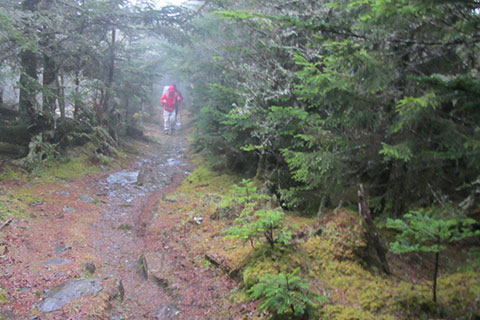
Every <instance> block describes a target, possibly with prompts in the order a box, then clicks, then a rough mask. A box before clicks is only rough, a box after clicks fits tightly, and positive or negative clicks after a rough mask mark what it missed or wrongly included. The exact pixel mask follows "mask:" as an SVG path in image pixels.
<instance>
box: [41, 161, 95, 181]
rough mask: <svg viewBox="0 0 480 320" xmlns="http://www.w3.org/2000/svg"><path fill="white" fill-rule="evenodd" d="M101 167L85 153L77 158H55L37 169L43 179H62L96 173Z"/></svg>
mask: <svg viewBox="0 0 480 320" xmlns="http://www.w3.org/2000/svg"><path fill="white" fill-rule="evenodd" d="M98 171H99V168H98V167H97V166H95V165H92V164H91V163H90V161H89V160H88V158H87V157H86V156H85V155H82V156H79V157H76V158H63V159H62V160H61V161H60V160H53V161H50V162H48V163H47V164H45V166H44V167H41V168H39V169H37V170H36V171H35V173H36V174H37V175H39V177H40V178H41V179H42V180H49V179H52V178H53V179H61V180H71V179H75V178H79V177H82V176H85V175H87V174H92V173H96V172H98Z"/></svg>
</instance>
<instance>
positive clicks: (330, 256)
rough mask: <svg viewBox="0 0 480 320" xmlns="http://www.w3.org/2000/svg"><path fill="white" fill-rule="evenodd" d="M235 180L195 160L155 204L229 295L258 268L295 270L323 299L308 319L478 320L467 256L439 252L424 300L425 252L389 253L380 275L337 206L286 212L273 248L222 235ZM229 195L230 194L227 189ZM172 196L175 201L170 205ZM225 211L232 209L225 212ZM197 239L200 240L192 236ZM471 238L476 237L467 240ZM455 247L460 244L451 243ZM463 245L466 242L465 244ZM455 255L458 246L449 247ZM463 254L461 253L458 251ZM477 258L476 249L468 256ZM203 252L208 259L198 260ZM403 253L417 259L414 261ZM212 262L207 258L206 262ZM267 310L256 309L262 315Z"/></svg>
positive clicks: (478, 278)
mask: <svg viewBox="0 0 480 320" xmlns="http://www.w3.org/2000/svg"><path fill="white" fill-rule="evenodd" d="M238 182H239V181H238V179H235V178H233V177H232V176H229V175H225V174H218V173H216V172H214V171H213V170H211V169H209V168H208V167H206V166H198V167H197V169H196V170H195V171H194V172H193V173H192V174H190V175H189V176H188V177H187V178H186V179H185V180H184V182H183V184H182V185H181V186H180V187H179V188H178V189H177V190H176V191H175V192H173V193H172V194H170V195H168V197H166V198H165V199H163V200H161V201H160V203H159V206H160V207H162V208H164V209H165V207H170V209H168V210H169V213H170V214H175V215H179V216H182V217H183V223H184V224H195V223H194V222H192V221H194V220H193V219H194V218H195V217H196V218H201V219H200V220H197V221H201V222H199V223H198V225H197V226H196V227H195V228H192V229H190V233H189V239H186V241H187V242H188V243H189V246H191V253H192V254H193V255H194V256H195V257H196V258H195V259H196V261H197V262H198V263H199V264H200V265H203V266H205V267H209V268H217V269H219V270H220V271H221V272H226V273H228V274H229V275H230V276H231V277H233V278H235V279H237V281H238V282H239V284H240V287H241V289H240V290H239V291H237V292H234V293H233V294H232V297H231V299H237V300H238V299H244V300H245V301H248V300H250V297H249V295H248V293H247V290H248V289H249V288H251V287H252V286H253V285H255V284H256V283H257V282H258V279H259V277H260V276H262V275H264V274H266V273H273V274H278V273H280V272H282V273H286V272H291V271H292V270H294V269H295V268H300V275H301V276H302V277H303V278H304V279H307V280H308V282H309V283H310V290H311V291H312V292H315V293H316V294H318V295H321V296H324V297H326V299H327V301H328V302H326V303H325V302H322V303H317V304H315V305H314V307H315V309H316V310H315V312H314V313H312V314H314V316H311V318H318V319H342V320H354V319H359V320H363V319H366V320H367V319H372V320H373V319H478V317H480V269H479V268H478V263H473V262H471V263H470V264H468V268H461V267H460V265H461V264H462V263H464V261H463V260H462V261H460V260H455V259H454V257H452V256H448V255H447V256H446V259H445V260H444V264H443V270H444V271H443V272H441V274H440V277H439V284H438V286H439V289H438V303H437V304H435V303H433V301H432V292H431V276H430V272H431V267H427V268H424V267H425V266H429V261H430V260H429V259H430V258H431V257H430V256H428V255H416V256H415V257H404V256H398V255H394V254H391V253H390V254H389V255H388V259H389V262H390V264H391V266H392V269H393V274H392V275H385V274H384V273H382V272H381V271H380V270H381V269H380V268H378V267H377V266H376V265H375V263H372V262H371V260H372V259H371V257H370V258H369V256H371V255H372V253H371V252H369V248H368V247H367V240H366V238H365V229H364V224H363V222H362V220H361V218H360V217H359V215H358V214H357V213H356V212H354V211H351V210H347V209H337V210H335V211H331V212H328V213H327V214H326V215H325V216H324V217H323V218H322V219H317V218H308V217H304V216H298V215H295V214H294V213H287V215H288V218H287V221H288V222H287V225H295V226H296V227H295V228H296V229H295V230H294V232H293V233H294V238H293V241H292V243H291V245H289V246H279V247H278V248H277V249H275V250H274V251H272V250H270V249H269V248H267V246H266V245H263V244H262V243H261V241H257V242H256V244H255V246H254V247H252V246H251V245H250V243H249V242H244V241H241V240H240V239H232V238H226V237H225V234H224V230H226V229H227V228H230V227H231V226H232V225H233V224H234V221H235V217H238V215H239V214H240V212H241V210H242V207H240V208H238V207H237V208H235V206H233V207H232V206H230V207H229V206H226V205H225V201H224V199H226V198H232V194H231V193H230V192H229V190H231V189H232V186H233V185H234V184H235V183H238ZM233 197H234V195H233ZM172 199H175V200H178V201H179V202H182V207H178V206H175V205H174V203H173V202H172V201H171V200H172ZM232 210H233V212H232ZM199 239H202V240H203V241H199ZM475 243H477V244H478V242H475ZM458 249H460V248H458ZM466 249H468V248H466ZM455 251H456V253H457V256H458V252H457V251H458V250H455ZM461 255H462V256H464V255H463V254H461ZM474 256H475V257H476V258H472V259H478V255H474ZM206 257H207V258H208V259H206ZM408 259H414V260H415V259H417V263H416V264H418V266H415V265H413V266H412V263H411V262H409V261H408ZM212 261H213V263H212ZM264 316H268V315H265V314H262V315H261V314H260V313H259V314H257V317H259V318H262V317H264Z"/></svg>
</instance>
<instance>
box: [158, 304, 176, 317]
mask: <svg viewBox="0 0 480 320" xmlns="http://www.w3.org/2000/svg"><path fill="white" fill-rule="evenodd" d="M179 314H180V311H179V310H178V309H177V308H175V307H174V306H172V305H171V304H164V305H163V306H161V307H160V308H158V310H157V311H156V312H155V319H159V320H160V319H161V320H164V319H176V318H177V317H178V315H179Z"/></svg>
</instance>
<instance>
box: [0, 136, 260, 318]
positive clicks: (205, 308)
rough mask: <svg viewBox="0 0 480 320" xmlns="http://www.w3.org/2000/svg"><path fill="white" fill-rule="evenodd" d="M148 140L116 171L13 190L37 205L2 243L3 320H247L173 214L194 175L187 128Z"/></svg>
mask: <svg viewBox="0 0 480 320" xmlns="http://www.w3.org/2000/svg"><path fill="white" fill-rule="evenodd" d="M148 135H149V136H154V137H157V138H158V139H157V140H158V141H160V142H149V143H145V142H142V143H139V145H138V147H139V148H140V149H141V150H139V152H138V153H139V155H137V156H136V157H135V159H134V160H133V161H131V163H130V164H129V165H128V166H127V167H126V168H124V169H122V170H115V171H113V170H111V171H105V172H101V173H98V174H92V175H89V176H88V177H82V178H78V179H73V180H71V181H63V182H54V183H48V184H35V183H31V184H30V183H26V184H25V185H23V186H20V187H21V188H23V189H25V190H24V192H25V193H27V192H28V193H31V194H33V195H34V197H36V199H37V200H38V201H35V202H34V203H32V204H31V205H30V208H29V209H30V210H31V212H32V214H31V215H32V217H31V219H30V218H29V219H14V221H12V223H11V224H10V225H9V226H8V227H6V228H5V229H4V230H3V232H4V235H3V236H2V239H0V241H1V243H0V244H2V245H3V247H4V248H5V250H4V251H5V252H3V253H1V252H0V254H2V255H1V257H0V265H1V270H2V271H1V274H0V285H1V287H2V288H4V290H5V291H6V292H5V293H6V296H7V297H8V301H6V302H4V303H3V304H0V310H1V311H0V319H112V320H116V319H241V318H243V317H245V319H247V318H248V313H249V310H246V309H245V306H243V305H241V304H238V303H235V302H232V301H230V299H229V297H230V296H231V294H232V292H233V291H235V290H236V283H235V282H234V281H233V280H232V279H230V278H228V277H227V276H226V275H225V274H224V273H222V272H221V271H220V270H216V269H215V268H208V267H205V266H202V265H201V264H199V263H198V261H197V260H198V259H196V257H195V255H194V254H193V253H192V252H190V251H191V250H190V248H189V242H188V241H185V240H186V238H187V236H188V235H189V232H190V229H191V228H192V227H195V223H194V222H192V224H184V223H182V219H184V217H180V216H179V215H176V214H175V212H176V211H177V209H178V208H180V207H181V206H182V202H181V201H179V200H178V199H176V198H175V197H174V196H169V193H171V192H172V191H174V190H175V189H176V188H177V187H178V186H179V185H180V183H181V182H182V180H183V179H184V178H185V177H186V176H187V175H188V174H189V173H190V172H191V170H192V165H191V164H190V162H189V161H188V152H187V147H188V141H187V134H186V131H185V129H182V130H180V131H177V132H175V133H174V134H173V135H172V136H164V135H163V133H162V132H161V131H160V128H153V129H151V130H149V133H148ZM12 183H15V182H12ZM4 187H6V188H8V187H9V186H4ZM10 187H12V188H13V187H16V188H18V187H19V186H14V185H11V186H10ZM159 199H163V200H164V201H165V202H168V203H171V204H172V205H173V210H171V209H165V210H162V208H159V206H158V203H159V202H158V201H159ZM207 240H208V239H198V241H207ZM189 241H191V240H189ZM252 310H253V309H252Z"/></svg>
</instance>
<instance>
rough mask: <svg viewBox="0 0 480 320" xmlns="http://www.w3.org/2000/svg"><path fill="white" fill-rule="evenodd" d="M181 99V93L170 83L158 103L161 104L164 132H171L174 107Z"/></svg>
mask: <svg viewBox="0 0 480 320" xmlns="http://www.w3.org/2000/svg"><path fill="white" fill-rule="evenodd" d="M182 101H183V98H182V95H181V94H180V92H178V91H177V90H176V88H175V85H174V84H172V85H171V86H170V87H168V90H167V92H165V93H163V94H162V97H161V98H160V103H161V104H162V105H163V129H164V130H165V133H166V134H170V133H171V132H172V127H173V126H174V125H175V121H176V120H175V118H176V112H175V111H176V109H177V107H178V105H179V104H180V103H181V102H182Z"/></svg>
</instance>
